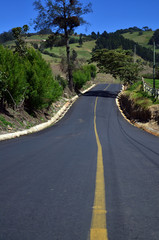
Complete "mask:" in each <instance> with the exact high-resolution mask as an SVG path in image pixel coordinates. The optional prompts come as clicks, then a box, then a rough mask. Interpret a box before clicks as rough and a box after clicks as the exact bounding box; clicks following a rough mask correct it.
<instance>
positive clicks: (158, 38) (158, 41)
mask: <svg viewBox="0 0 159 240" xmlns="http://www.w3.org/2000/svg"><path fill="white" fill-rule="evenodd" d="M153 42H155V44H156V46H159V29H157V30H156V31H155V32H154V34H153V36H152V38H151V39H150V41H149V44H150V45H153Z"/></svg>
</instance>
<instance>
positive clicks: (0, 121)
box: [0, 93, 69, 134]
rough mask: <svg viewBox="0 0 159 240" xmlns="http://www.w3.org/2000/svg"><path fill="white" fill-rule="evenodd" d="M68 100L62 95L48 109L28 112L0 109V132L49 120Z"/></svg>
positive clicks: (16, 129)
mask: <svg viewBox="0 0 159 240" xmlns="http://www.w3.org/2000/svg"><path fill="white" fill-rule="evenodd" d="M67 96H68V97H69V93H67ZM68 101H69V99H67V98H65V97H62V98H61V99H60V100H59V101H57V102H56V103H53V104H52V105H51V107H50V108H49V109H44V110H41V111H34V112H32V113H30V114H29V113H28V112H27V111H25V110H24V109H19V110H18V111H14V110H13V109H12V108H7V109H3V110H2V109H0V134H5V133H12V132H16V131H21V130H25V129H29V128H31V127H33V126H36V125H38V124H40V123H44V122H46V121H48V120H50V119H51V118H52V117H53V116H54V115H55V114H56V113H57V112H58V110H59V109H60V108H61V107H62V106H63V105H64V104H65V103H66V102H68Z"/></svg>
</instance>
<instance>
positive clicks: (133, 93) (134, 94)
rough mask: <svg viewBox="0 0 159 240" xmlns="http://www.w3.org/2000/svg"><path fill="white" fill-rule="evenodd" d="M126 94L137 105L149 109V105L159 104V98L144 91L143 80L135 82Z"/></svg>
mask: <svg viewBox="0 0 159 240" xmlns="http://www.w3.org/2000/svg"><path fill="white" fill-rule="evenodd" d="M125 94H126V95H128V96H129V97H130V99H131V100H133V101H134V102H135V103H136V104H137V105H140V106H141V107H142V108H144V109H147V108H148V107H150V106H152V105H154V104H159V100H157V99H154V98H153V97H151V96H149V95H148V94H147V93H146V92H144V91H143V86H142V81H139V82H137V83H134V84H133V85H131V86H130V87H129V88H128V89H127V90H126V91H125Z"/></svg>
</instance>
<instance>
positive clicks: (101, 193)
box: [90, 84, 110, 240]
mask: <svg viewBox="0 0 159 240" xmlns="http://www.w3.org/2000/svg"><path fill="white" fill-rule="evenodd" d="M109 86H110V84H109V85H108V86H107V87H106V88H105V89H104V90H107V89H108V87H109ZM97 102H98V97H97V98H96V101H95V107H94V132H95V136H96V142H97V147H98V153H97V171H96V186H95V197H94V206H93V214H92V223H91V229H90V240H108V232H107V226H106V204H105V202H106V201H105V181H104V167H103V153H102V146H101V143H100V140H99V136H98V132H97V125H96V109H97Z"/></svg>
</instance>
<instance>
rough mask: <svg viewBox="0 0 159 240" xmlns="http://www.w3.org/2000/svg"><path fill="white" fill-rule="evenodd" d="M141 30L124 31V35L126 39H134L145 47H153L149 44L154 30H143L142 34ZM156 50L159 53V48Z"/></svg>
mask: <svg viewBox="0 0 159 240" xmlns="http://www.w3.org/2000/svg"><path fill="white" fill-rule="evenodd" d="M140 34H141V33H140V32H133V33H130V32H128V33H124V34H122V36H123V37H124V38H126V39H129V40H132V41H134V42H136V43H138V44H140V45H141V46H143V47H146V48H149V49H151V50H152V49H153V46H151V45H149V44H148V42H149V40H150V38H152V36H153V34H154V31H142V34H141V35H140ZM156 52H157V53H159V49H156Z"/></svg>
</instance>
